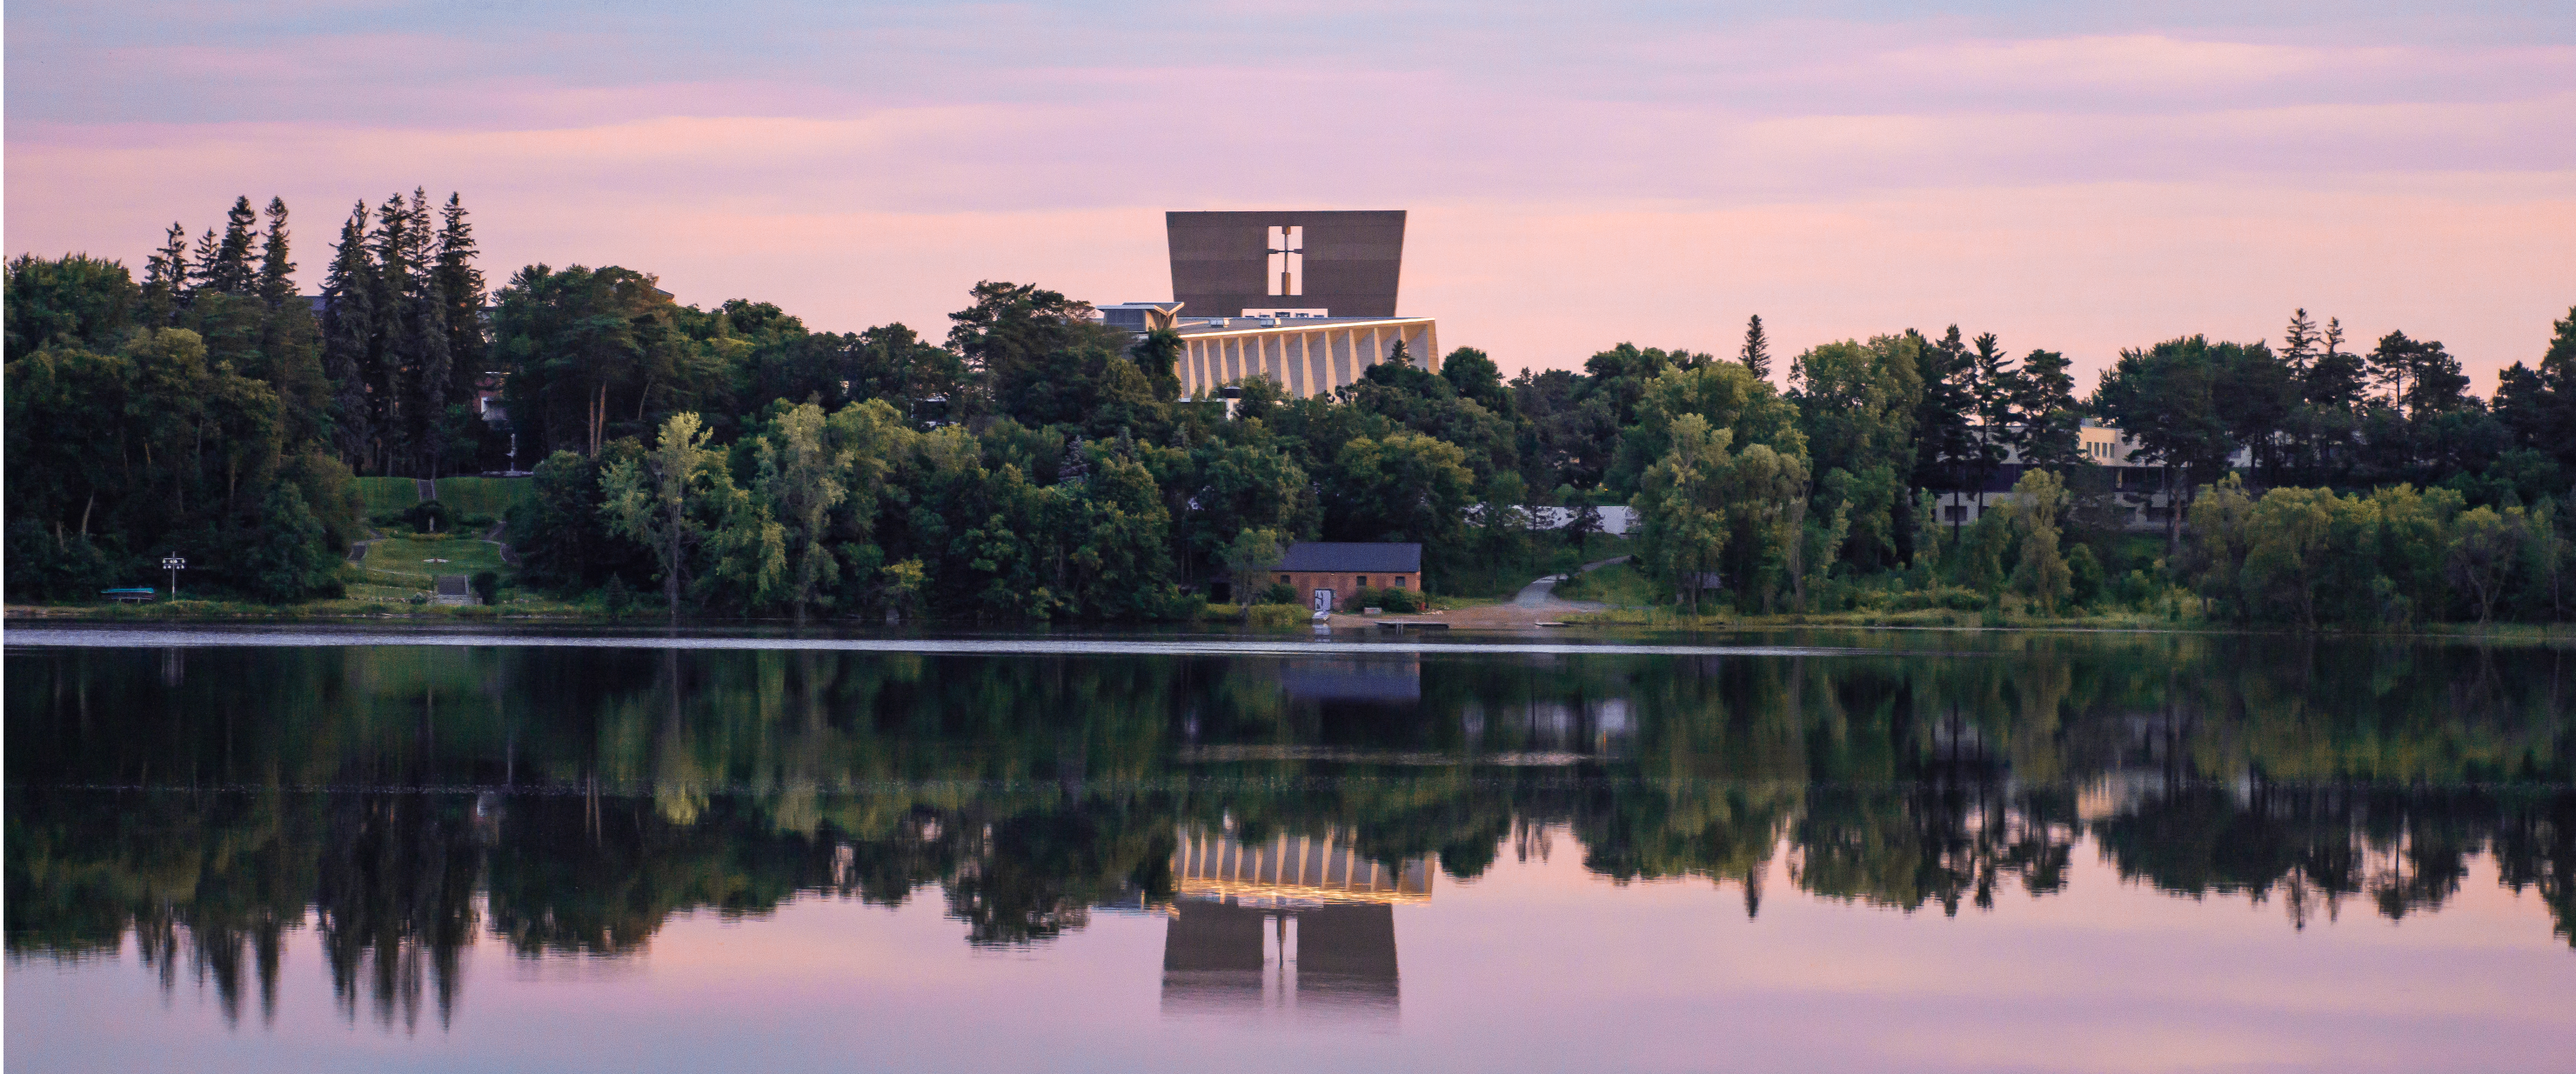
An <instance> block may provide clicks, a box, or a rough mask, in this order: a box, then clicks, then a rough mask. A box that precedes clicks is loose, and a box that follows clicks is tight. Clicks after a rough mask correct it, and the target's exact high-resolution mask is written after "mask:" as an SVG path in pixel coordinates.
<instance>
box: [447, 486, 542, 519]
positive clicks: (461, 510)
mask: <svg viewBox="0 0 2576 1074" xmlns="http://www.w3.org/2000/svg"><path fill="white" fill-rule="evenodd" d="M536 495H537V486H536V482H535V481H533V480H530V479H528V478H524V477H442V478H439V479H438V502H439V503H442V504H445V505H446V506H447V509H448V510H449V511H452V512H454V513H457V514H460V515H488V516H491V517H492V518H496V519H497V518H500V517H501V516H503V515H506V514H508V513H510V508H511V507H513V506H516V505H517V504H519V503H521V502H524V501H526V500H530V499H534V498H535V497H536Z"/></svg>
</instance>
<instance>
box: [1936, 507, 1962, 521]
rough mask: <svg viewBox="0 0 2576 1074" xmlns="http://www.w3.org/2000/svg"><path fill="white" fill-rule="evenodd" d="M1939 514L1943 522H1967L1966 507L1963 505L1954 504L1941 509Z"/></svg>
mask: <svg viewBox="0 0 2576 1074" xmlns="http://www.w3.org/2000/svg"><path fill="white" fill-rule="evenodd" d="M1941 514H1942V520H1943V521H1946V522H1965V521H1967V520H1968V505H1966V504H1963V503H1954V504H1951V505H1950V506H1948V507H1944V508H1942V509H1941Z"/></svg>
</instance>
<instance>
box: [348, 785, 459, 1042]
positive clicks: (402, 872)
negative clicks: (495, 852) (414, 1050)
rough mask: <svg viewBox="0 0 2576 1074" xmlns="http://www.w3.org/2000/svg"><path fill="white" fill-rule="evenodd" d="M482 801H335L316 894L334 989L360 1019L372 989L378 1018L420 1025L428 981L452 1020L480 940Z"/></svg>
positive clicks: (443, 1018)
mask: <svg viewBox="0 0 2576 1074" xmlns="http://www.w3.org/2000/svg"><path fill="white" fill-rule="evenodd" d="M475 804H476V803H475V802H474V801H473V800H472V799H468V798H463V797H460V796H454V795H439V796H431V795H418V794H343V795H334V796H331V797H330V798H329V799H328V804H327V805H326V806H325V809H326V810H327V813H328V816H329V820H328V821H327V822H326V825H325V827H324V829H323V838H322V844H321V846H320V847H319V851H320V854H319V857H320V859H321V860H320V867H319V868H318V869H317V870H316V872H317V874H318V875H317V877H316V884H315V886H314V893H313V908H314V911H315V915H314V916H315V918H316V920H317V923H318V924H319V926H320V929H321V936H322V952H323V957H324V959H325V960H326V961H327V962H328V963H329V964H330V967H331V990H332V994H333V995H334V996H335V997H337V998H338V1000H339V1002H340V1008H341V1010H342V1011H343V1012H345V1013H347V1014H348V1015H349V1016H350V1017H352V1018H355V1017H356V1016H357V1010H358V994H359V992H360V991H361V990H362V989H363V990H364V991H365V993H366V995H367V998H368V1000H369V1001H370V1002H369V1007H368V1009H369V1010H370V1011H372V1012H373V1013H374V1015H375V1017H376V1019H377V1021H379V1022H381V1023H383V1024H384V1025H386V1026H388V1027H390V1026H391V1025H392V1024H393V1022H394V1020H395V1019H396V1018H397V1017H399V1018H400V1019H401V1021H402V1024H403V1028H404V1029H406V1030H409V1029H412V1028H414V1027H415V1026H417V1024H418V1022H419V1018H420V1005H421V998H422V989H423V987H424V984H425V985H426V987H427V988H428V990H429V992H430V993H431V995H432V997H433V998H434V1001H435V1003H436V1006H437V1010H438V1020H439V1024H440V1025H442V1026H443V1025H445V1024H447V1021H448V1019H449V1017H450V1016H451V1015H452V1014H453V1012H454V1010H455V1005H456V996H457V990H458V988H459V986H460V985H462V984H463V977H462V975H460V974H459V973H458V972H457V965H458V954H459V950H460V949H461V948H462V947H464V946H465V945H466V944H469V943H472V942H473V941H474V934H475V932H476V921H475V907H474V902H475V900H474V891H475V887H476V885H477V882H478V881H479V880H480V879H481V876H482V873H483V847H482V845H481V844H482V841H483V839H482V837H483V832H481V831H479V830H478V825H477V824H476V823H475V817H474V810H475Z"/></svg>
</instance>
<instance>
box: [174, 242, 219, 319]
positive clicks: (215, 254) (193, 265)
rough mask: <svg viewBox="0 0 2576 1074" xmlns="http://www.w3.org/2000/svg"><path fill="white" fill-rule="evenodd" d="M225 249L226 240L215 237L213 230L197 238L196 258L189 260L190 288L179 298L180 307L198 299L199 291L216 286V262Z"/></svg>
mask: <svg viewBox="0 0 2576 1074" xmlns="http://www.w3.org/2000/svg"><path fill="white" fill-rule="evenodd" d="M223 248H224V240H222V239H219V238H216V237H215V229H213V228H207V229H206V233H205V234H203V235H199V236H197V253H196V256H194V257H191V258H189V260H188V288H187V290H186V291H185V292H183V293H182V294H181V295H180V296H179V305H181V306H183V307H184V306H186V305H187V304H188V303H189V302H190V301H192V300H194V299H195V298H196V297H197V292H198V291H200V290H205V289H208V288H212V287H213V286H214V283H215V271H216V261H217V260H218V258H220V257H221V255H222V253H223Z"/></svg>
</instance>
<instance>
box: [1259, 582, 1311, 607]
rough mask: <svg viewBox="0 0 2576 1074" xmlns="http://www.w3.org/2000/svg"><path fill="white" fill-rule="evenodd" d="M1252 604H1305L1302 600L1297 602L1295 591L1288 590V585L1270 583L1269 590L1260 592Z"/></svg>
mask: <svg viewBox="0 0 2576 1074" xmlns="http://www.w3.org/2000/svg"><path fill="white" fill-rule="evenodd" d="M1253 603H1255V604H1304V603H1305V601H1302V600H1298V599H1297V591H1296V590H1294V589H1291V588H1289V587H1288V583H1286V582H1272V583H1270V588H1268V589H1264V590H1262V591H1261V595H1260V596H1258V597H1256V598H1254V600H1253Z"/></svg>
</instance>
